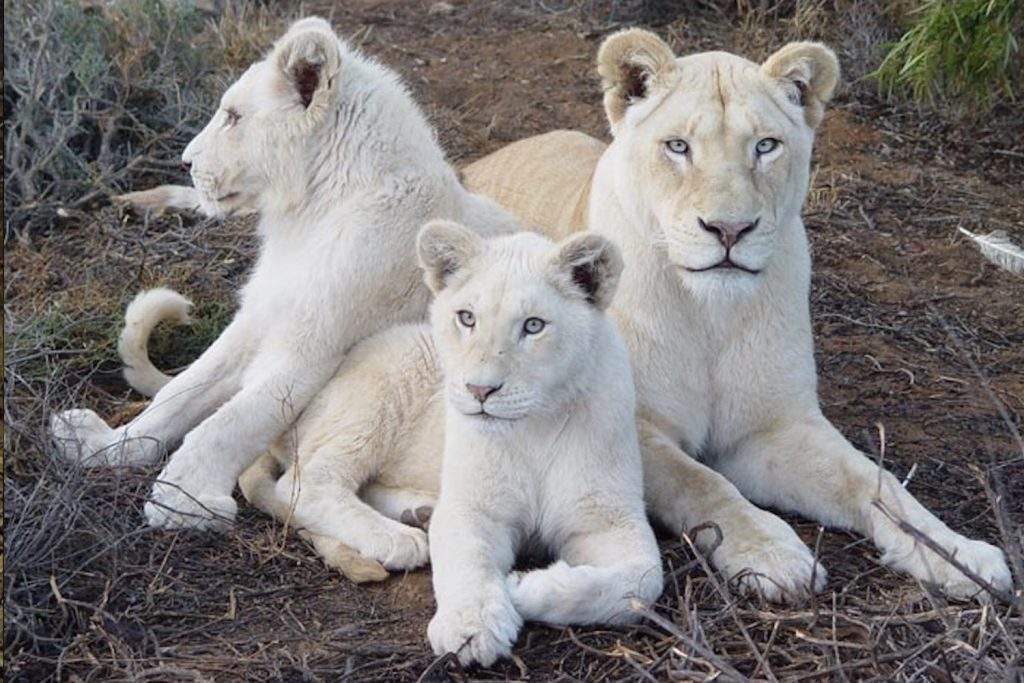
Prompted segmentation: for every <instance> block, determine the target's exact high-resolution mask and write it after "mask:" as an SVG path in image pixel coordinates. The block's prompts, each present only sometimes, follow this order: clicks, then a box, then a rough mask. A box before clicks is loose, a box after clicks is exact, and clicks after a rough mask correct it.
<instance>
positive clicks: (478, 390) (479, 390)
mask: <svg viewBox="0 0 1024 683" xmlns="http://www.w3.org/2000/svg"><path fill="white" fill-rule="evenodd" d="M466 388H467V389H469V393H471V394H473V398H475V399H476V400H478V401H480V402H481V403H483V402H484V401H486V400H487V397H488V396H490V395H491V394H493V393H494V392H495V391H497V390H498V389H501V385H500V384H499V385H498V386H496V387H492V386H490V385H489V384H469V383H467V384H466Z"/></svg>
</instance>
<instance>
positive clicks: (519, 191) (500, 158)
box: [462, 130, 607, 240]
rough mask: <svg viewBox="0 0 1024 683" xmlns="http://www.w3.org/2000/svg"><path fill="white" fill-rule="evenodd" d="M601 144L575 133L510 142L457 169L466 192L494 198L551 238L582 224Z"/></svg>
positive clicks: (572, 131) (545, 134)
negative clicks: (461, 168) (461, 176)
mask: <svg viewBox="0 0 1024 683" xmlns="http://www.w3.org/2000/svg"><path fill="white" fill-rule="evenodd" d="M606 147H607V145H605V143H603V142H601V141H600V140H597V139H595V138H592V137H590V136H589V135H587V134H586V133H581V132H579V131H575V130H556V131H552V132H550V133H544V134H543V135H535V136H533V137H531V138H526V139H525V140H519V141H518V142H513V143H512V144H511V145H508V146H506V147H503V148H501V149H499V150H498V151H497V152H494V153H492V154H489V155H487V156H485V157H484V158H483V159H479V160H477V161H475V162H473V163H472V164H470V165H469V166H466V167H465V168H464V169H463V170H462V174H463V181H464V183H465V185H466V188H467V189H468V190H469V191H470V192H475V193H478V194H482V195H484V196H486V197H490V198H491V199H493V200H495V201H496V202H498V204H500V205H501V206H502V207H504V208H505V209H507V210H509V211H511V212H512V213H513V214H514V215H515V216H516V217H517V218H518V219H519V220H520V221H522V222H523V223H524V224H525V225H526V226H527V227H529V228H530V229H532V230H536V231H537V232H541V233H543V234H545V235H547V236H548V237H550V238H552V239H554V240H560V239H562V238H563V237H565V236H567V235H569V234H570V233H573V232H578V231H580V230H584V229H585V228H586V225H587V204H588V203H589V201H590V181H591V179H592V178H593V175H594V169H595V168H596V166H597V161H598V159H600V158H601V155H602V154H604V150H605V148H606Z"/></svg>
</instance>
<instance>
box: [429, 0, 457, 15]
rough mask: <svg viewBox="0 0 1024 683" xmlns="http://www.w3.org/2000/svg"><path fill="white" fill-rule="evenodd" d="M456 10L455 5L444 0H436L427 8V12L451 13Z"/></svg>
mask: <svg viewBox="0 0 1024 683" xmlns="http://www.w3.org/2000/svg"><path fill="white" fill-rule="evenodd" d="M454 11H455V5H453V4H451V3H450V2H444V1H443V0H442V1H441V2H435V3H434V4H433V5H431V6H430V9H428V10H427V14H451V13H452V12H454Z"/></svg>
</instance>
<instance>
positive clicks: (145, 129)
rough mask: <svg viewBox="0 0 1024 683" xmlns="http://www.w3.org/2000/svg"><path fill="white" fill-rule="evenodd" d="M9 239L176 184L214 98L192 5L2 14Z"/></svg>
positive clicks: (133, 4)
mask: <svg viewBox="0 0 1024 683" xmlns="http://www.w3.org/2000/svg"><path fill="white" fill-rule="evenodd" d="M4 14H5V17H4V110H5V112H6V117H5V120H4V172H5V179H6V182H5V184H4V206H5V212H4V213H5V215H4V233H5V237H8V238H9V237H10V236H11V235H12V234H21V233H23V231H26V230H29V229H31V228H33V227H36V226H46V225H48V224H50V223H52V222H53V220H54V216H55V213H56V210H57V209H59V208H61V207H65V208H75V207H79V206H84V205H86V204H88V203H89V202H90V201H92V200H94V199H96V198H99V197H103V196H105V195H107V194H109V193H111V192H117V191H122V190H124V189H125V188H127V187H129V186H132V185H134V184H136V183H137V182H139V181H140V180H144V179H146V180H150V181H153V182H156V181H162V182H168V181H169V180H172V179H174V178H177V177H178V176H179V174H180V172H179V171H178V161H177V159H178V156H179V154H180V152H181V149H182V148H183V147H184V144H185V143H186V142H187V141H188V139H189V138H190V137H191V136H192V135H193V134H194V132H195V131H196V130H197V129H198V127H199V126H200V125H201V123H202V121H203V119H204V118H205V117H206V115H207V113H208V111H209V107H210V105H211V104H212V103H213V102H214V101H215V92H213V91H212V90H211V88H209V87H207V85H208V83H207V81H208V78H207V77H208V76H209V75H210V73H211V68H212V66H213V65H211V64H210V52H209V51H205V52H204V51H203V50H202V46H201V45H199V44H197V41H196V37H197V35H198V34H200V33H201V32H202V30H203V27H204V25H205V24H206V20H205V19H204V17H203V16H202V14H201V13H200V12H199V11H198V10H197V9H196V7H195V5H194V3H190V2H166V1H164V0H132V1H128V0H125V1H122V2H114V3H86V2H81V1H79V0H41V1H40V2H8V1H5V3H4Z"/></svg>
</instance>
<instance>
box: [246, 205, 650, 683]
mask: <svg viewBox="0 0 1024 683" xmlns="http://www.w3.org/2000/svg"><path fill="white" fill-rule="evenodd" d="M417 246H418V254H419V260H420V264H421V265H422V266H423V269H424V271H425V279H426V281H427V284H428V286H429V287H430V289H431V290H433V291H434V293H435V294H436V295H437V298H436V300H435V302H434V304H433V308H432V327H433V336H431V327H430V326H428V325H403V326H399V327H395V328H392V329H390V330H387V331H385V332H381V333H379V334H377V335H375V336H373V337H371V338H369V339H367V340H365V341H363V342H362V343H360V344H359V345H357V346H356V347H355V348H354V349H353V350H352V352H351V353H350V354H349V355H348V357H347V358H346V359H345V361H344V362H343V363H342V365H341V367H340V368H339V369H338V372H337V373H336V375H335V376H334V378H333V379H332V380H331V381H330V382H329V383H328V384H327V386H326V387H325V388H324V390H323V391H322V392H321V393H320V394H319V395H318V396H317V398H316V399H315V400H314V401H313V403H312V404H311V405H310V406H309V408H308V409H307V410H306V411H305V412H304V413H303V415H302V417H301V418H300V419H299V420H298V422H297V423H296V425H295V431H294V433H293V434H292V435H291V438H292V439H294V441H293V442H292V443H287V441H288V440H289V437H283V438H282V439H281V440H279V441H278V443H277V444H275V447H274V448H273V449H272V456H271V455H268V456H266V457H264V458H262V459H261V460H260V462H259V463H258V464H257V465H255V466H253V467H252V468H251V469H250V470H249V471H248V472H246V473H245V475H244V476H243V477H242V480H241V485H242V490H243V492H244V493H245V495H246V497H247V498H248V499H249V500H250V501H251V502H252V503H253V504H254V505H256V506H257V507H259V508H261V509H263V510H264V511H266V512H269V513H270V514H272V515H274V516H275V517H278V518H280V519H289V520H291V523H292V524H293V525H294V526H296V527H298V528H300V529H302V530H303V532H304V533H305V534H306V535H307V536H308V537H309V538H310V540H312V542H313V544H314V545H315V547H316V549H317V551H318V552H319V553H320V554H321V555H322V556H323V557H324V559H325V560H326V561H327V563H328V564H330V565H332V566H335V567H337V568H339V569H341V570H342V571H344V572H345V573H346V574H348V575H349V576H350V577H351V578H353V579H355V580H368V579H379V578H382V576H383V575H386V574H384V572H383V569H382V568H381V567H380V565H378V564H377V563H378V562H379V563H380V564H382V565H383V566H384V567H386V568H387V569H409V568H412V567H417V566H420V565H422V564H424V563H426V561H427V542H426V541H427V537H426V536H425V535H424V533H423V531H422V530H420V529H417V528H414V527H412V526H407V525H405V524H400V523H399V522H398V521H397V520H406V519H409V516H410V515H412V516H413V518H414V519H416V518H419V520H422V518H423V517H424V516H425V515H426V512H427V509H428V508H430V507H432V506H434V505H435V501H436V499H437V495H438V494H437V491H438V484H439V483H441V491H442V493H441V500H440V502H439V503H438V508H437V512H436V513H435V515H434V516H433V518H432V520H431V528H430V534H431V546H432V551H431V552H432V559H433V562H434V587H435V591H436V594H437V602H438V612H437V615H436V616H435V617H434V619H433V621H432V622H431V624H430V630H429V634H430V640H431V643H432V644H433V647H434V649H435V650H436V651H437V652H439V653H441V652H458V654H459V658H460V659H461V660H462V661H463V662H467V663H468V662H470V661H474V660H475V661H479V662H482V663H484V664H489V663H491V662H493V661H494V660H495V659H496V658H497V657H498V656H501V655H503V654H507V653H508V652H509V648H510V646H511V644H512V642H513V641H514V640H515V637H516V633H517V632H518V630H519V627H520V626H521V624H522V621H523V619H524V618H525V619H530V620H537V621H546V622H550V623H557V624H568V623H594V622H609V623H621V622H625V621H628V620H629V619H630V618H631V617H632V613H631V612H630V610H629V605H628V600H629V598H630V597H631V596H635V597H637V598H640V599H642V600H645V601H652V600H654V599H656V598H657V596H658V595H659V593H660V592H661V587H662V576H661V563H660V559H659V554H658V547H657V544H656V543H655V540H654V536H653V533H652V532H651V529H650V526H649V525H648V522H647V517H646V515H645V511H644V505H643V484H642V476H641V465H640V452H639V443H638V439H637V433H636V427H635V424H636V423H635V418H634V410H635V403H634V389H633V379H632V374H631V371H630V366H629V356H628V352H627V351H626V347H625V346H624V344H623V342H622V340H621V338H620V337H619V334H618V332H617V331H616V329H615V326H614V324H613V323H612V322H611V320H610V319H609V318H608V317H607V316H606V315H605V312H604V309H605V308H606V307H607V305H608V303H609V302H610V300H611V298H612V294H613V292H614V290H615V287H616V284H617V282H618V279H619V273H620V271H621V268H622V260H621V258H620V256H619V251H618V249H617V248H616V247H615V246H614V245H613V244H612V243H611V242H609V241H608V240H607V239H605V238H603V237H599V236H597V235H591V234H579V235H575V236H573V237H572V238H570V239H567V240H565V241H564V242H562V243H561V244H559V245H557V246H556V245H554V244H553V243H552V242H551V241H549V240H548V239H546V238H544V237H541V236H539V235H536V234H533V233H527V232H523V233H517V234H513V235H508V236H503V237H497V238H494V239H491V240H486V241H485V240H484V239H483V238H481V237H479V236H478V235H477V234H476V233H474V232H472V231H471V230H469V229H468V228H465V227H462V226H461V225H458V224H456V223H451V222H446V221H435V222H433V223H430V224H428V225H427V226H426V227H425V228H424V229H423V230H422V231H421V233H420V236H419V240H418V245H417ZM442 368H443V372H442ZM442 454H443V456H444V458H443V461H444V464H443V466H442ZM275 458H276V459H277V460H278V461H280V464H282V465H284V466H286V467H287V471H286V472H285V474H284V476H281V477H280V478H279V479H277V480H276V481H275V480H274V478H273V470H274V459H275ZM527 541H532V542H534V543H535V544H537V545H539V546H541V547H543V548H546V549H547V550H550V551H552V552H553V554H555V555H556V556H557V558H558V560H557V561H556V562H555V563H554V564H552V565H551V566H549V567H547V568H546V569H542V570H538V571H532V572H527V573H525V574H510V573H509V572H510V570H511V568H512V564H513V561H514V560H515V556H516V552H517V550H518V549H519V548H520V547H521V546H523V544H524V543H526V542H527ZM353 551H354V552H353ZM375 568H376V571H375Z"/></svg>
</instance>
